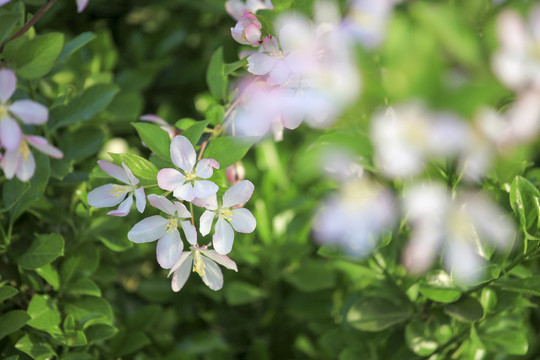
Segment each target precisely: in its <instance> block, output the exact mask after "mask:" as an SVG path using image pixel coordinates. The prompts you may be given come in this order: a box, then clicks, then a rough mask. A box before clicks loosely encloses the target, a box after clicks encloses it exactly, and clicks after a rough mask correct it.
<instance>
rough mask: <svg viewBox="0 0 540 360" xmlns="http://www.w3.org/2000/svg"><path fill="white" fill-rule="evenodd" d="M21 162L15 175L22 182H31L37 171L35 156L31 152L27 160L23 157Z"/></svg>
mask: <svg viewBox="0 0 540 360" xmlns="http://www.w3.org/2000/svg"><path fill="white" fill-rule="evenodd" d="M19 161H20V162H19V165H18V166H17V169H16V170H15V175H17V178H18V179H19V180H21V181H28V180H30V178H31V177H32V176H33V175H34V171H35V170H36V160H34V155H32V153H31V152H29V153H28V156H27V157H26V158H25V157H24V156H21V158H20V160H19Z"/></svg>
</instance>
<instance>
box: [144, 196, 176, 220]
mask: <svg viewBox="0 0 540 360" xmlns="http://www.w3.org/2000/svg"><path fill="white" fill-rule="evenodd" d="M148 202H149V203H150V205H152V206H153V207H155V208H157V209H159V210H161V211H163V212H164V213H166V214H169V215H174V213H175V211H176V207H175V206H174V204H173V203H172V202H171V201H170V200H169V199H167V198H166V197H165V196H160V195H156V194H150V195H148Z"/></svg>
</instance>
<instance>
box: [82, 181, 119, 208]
mask: <svg viewBox="0 0 540 360" xmlns="http://www.w3.org/2000/svg"><path fill="white" fill-rule="evenodd" d="M127 193H128V192H127V191H124V192H118V185H115V184H107V185H102V186H100V187H98V188H95V189H94V190H92V191H90V192H89V193H88V205H90V206H93V207H95V208H104V207H111V206H115V205H118V204H120V203H121V202H122V201H123V200H124V198H125V197H126V194H127ZM115 195H116V196H115Z"/></svg>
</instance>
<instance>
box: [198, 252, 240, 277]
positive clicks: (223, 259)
mask: <svg viewBox="0 0 540 360" xmlns="http://www.w3.org/2000/svg"><path fill="white" fill-rule="evenodd" d="M202 254H203V255H206V256H207V257H209V258H210V259H212V260H214V261H215V262H217V263H218V264H219V265H222V266H224V267H226V268H227V269H229V270H234V271H236V272H238V268H237V267H236V263H235V262H234V261H233V260H232V259H231V258H230V257H228V256H226V255H219V254H218V253H217V252H216V251H215V250H207V251H204V252H203V253H202Z"/></svg>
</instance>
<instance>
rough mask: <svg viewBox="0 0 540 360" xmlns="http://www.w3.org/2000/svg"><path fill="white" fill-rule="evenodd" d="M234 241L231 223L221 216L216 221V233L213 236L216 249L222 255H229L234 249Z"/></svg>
mask: <svg viewBox="0 0 540 360" xmlns="http://www.w3.org/2000/svg"><path fill="white" fill-rule="evenodd" d="M233 241H234V231H233V228H232V227H231V225H229V223H228V222H227V221H225V220H224V219H223V218H219V219H218V221H217V222H216V227H215V233H214V236H213V237H212V243H213V244H214V249H215V250H216V251H217V252H218V254H220V255H227V254H228V253H230V252H231V250H232V245H233Z"/></svg>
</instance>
